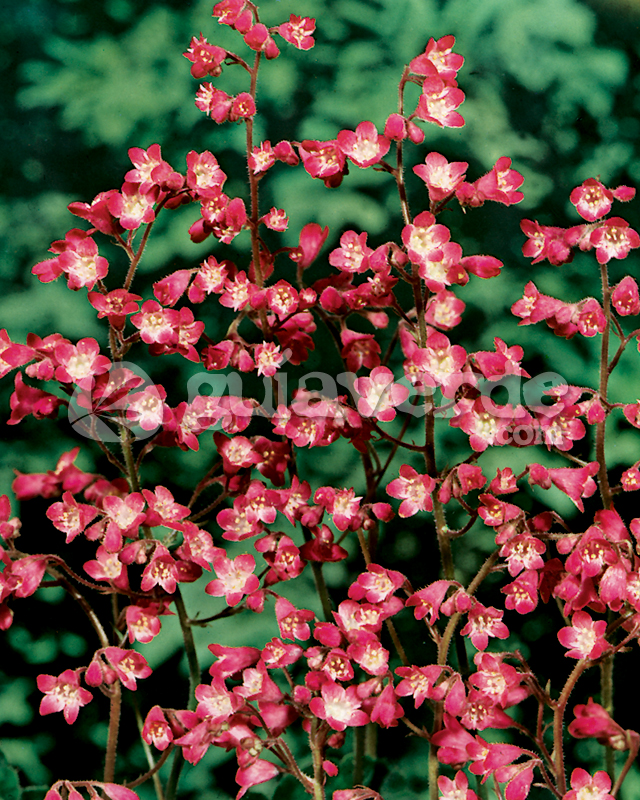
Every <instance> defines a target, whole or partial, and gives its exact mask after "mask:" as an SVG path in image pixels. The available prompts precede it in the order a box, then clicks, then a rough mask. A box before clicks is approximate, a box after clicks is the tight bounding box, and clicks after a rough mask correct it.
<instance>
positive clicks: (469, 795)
mask: <svg viewBox="0 0 640 800" xmlns="http://www.w3.org/2000/svg"><path fill="white" fill-rule="evenodd" d="M438 789H440V800H478V795H477V794H476V793H475V792H474V791H473V789H469V779H468V778H467V776H466V775H465V773H464V772H462V771H460V772H456V776H455V778H454V780H451V779H450V778H447V777H446V776H445V775H441V776H440V777H439V778H438Z"/></svg>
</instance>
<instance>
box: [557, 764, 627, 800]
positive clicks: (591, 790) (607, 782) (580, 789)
mask: <svg viewBox="0 0 640 800" xmlns="http://www.w3.org/2000/svg"><path fill="white" fill-rule="evenodd" d="M609 789H611V778H610V777H609V776H608V775H607V773H606V772H604V770H600V771H599V772H596V774H595V775H593V776H592V775H589V773H588V772H587V771H586V770H585V769H582V768H580V767H577V768H576V769H574V770H573V772H572V773H571V789H570V791H568V792H567V793H566V794H565V795H563V798H562V800H583V798H585V799H586V798H587V797H588V798H589V800H614V797H613V795H612V794H610V793H609Z"/></svg>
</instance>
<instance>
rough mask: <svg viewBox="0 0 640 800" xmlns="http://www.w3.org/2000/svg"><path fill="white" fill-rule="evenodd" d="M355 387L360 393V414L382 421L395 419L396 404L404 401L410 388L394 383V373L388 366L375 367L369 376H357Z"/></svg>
mask: <svg viewBox="0 0 640 800" xmlns="http://www.w3.org/2000/svg"><path fill="white" fill-rule="evenodd" d="M354 389H355V390H356V392H357V393H358V394H359V395H360V398H359V400H358V411H359V412H360V414H362V416H363V417H375V418H376V419H377V420H379V421H380V422H389V421H390V420H392V419H394V418H395V416H396V411H395V406H399V405H400V404H401V403H404V401H405V400H406V399H407V397H408V396H409V389H408V388H407V387H406V386H402V385H401V384H399V383H394V380H393V373H392V372H391V370H390V369H388V368H387V367H375V368H374V369H373V370H372V371H371V373H370V375H369V377H367V378H357V379H356V380H355V381H354Z"/></svg>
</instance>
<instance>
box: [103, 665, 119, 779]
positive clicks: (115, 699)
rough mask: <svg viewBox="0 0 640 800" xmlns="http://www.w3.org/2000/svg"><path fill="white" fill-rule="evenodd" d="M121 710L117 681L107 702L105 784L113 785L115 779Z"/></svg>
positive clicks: (112, 686)
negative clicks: (107, 728)
mask: <svg viewBox="0 0 640 800" xmlns="http://www.w3.org/2000/svg"><path fill="white" fill-rule="evenodd" d="M121 709H122V687H121V685H120V681H119V680H118V681H115V683H113V684H112V685H111V697H110V702H109V733H108V735H107V752H106V756H105V760H104V782H105V783H113V781H114V778H115V773H116V756H117V749H118V731H119V729H120V711H121Z"/></svg>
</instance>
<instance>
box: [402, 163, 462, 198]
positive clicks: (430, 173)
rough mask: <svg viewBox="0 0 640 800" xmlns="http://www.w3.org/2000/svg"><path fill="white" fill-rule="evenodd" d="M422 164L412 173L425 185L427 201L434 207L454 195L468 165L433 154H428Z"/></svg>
mask: <svg viewBox="0 0 640 800" xmlns="http://www.w3.org/2000/svg"><path fill="white" fill-rule="evenodd" d="M424 162H425V163H424V164H418V166H416V167H414V168H413V171H414V172H415V174H416V175H417V176H418V177H420V178H422V180H423V181H424V182H425V183H426V184H427V189H428V190H429V200H430V201H431V205H432V206H435V205H437V204H438V203H440V202H442V201H443V200H444V199H445V198H447V197H449V196H451V195H452V194H454V193H455V191H456V189H457V188H458V186H460V184H461V183H462V181H463V180H464V177H465V173H466V171H467V167H468V166H469V165H468V164H467V162H466V161H452V162H449V161H447V159H446V158H445V157H444V156H442V155H440V153H435V152H432V153H429V154H428V155H427V156H426V158H425V160H424Z"/></svg>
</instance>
